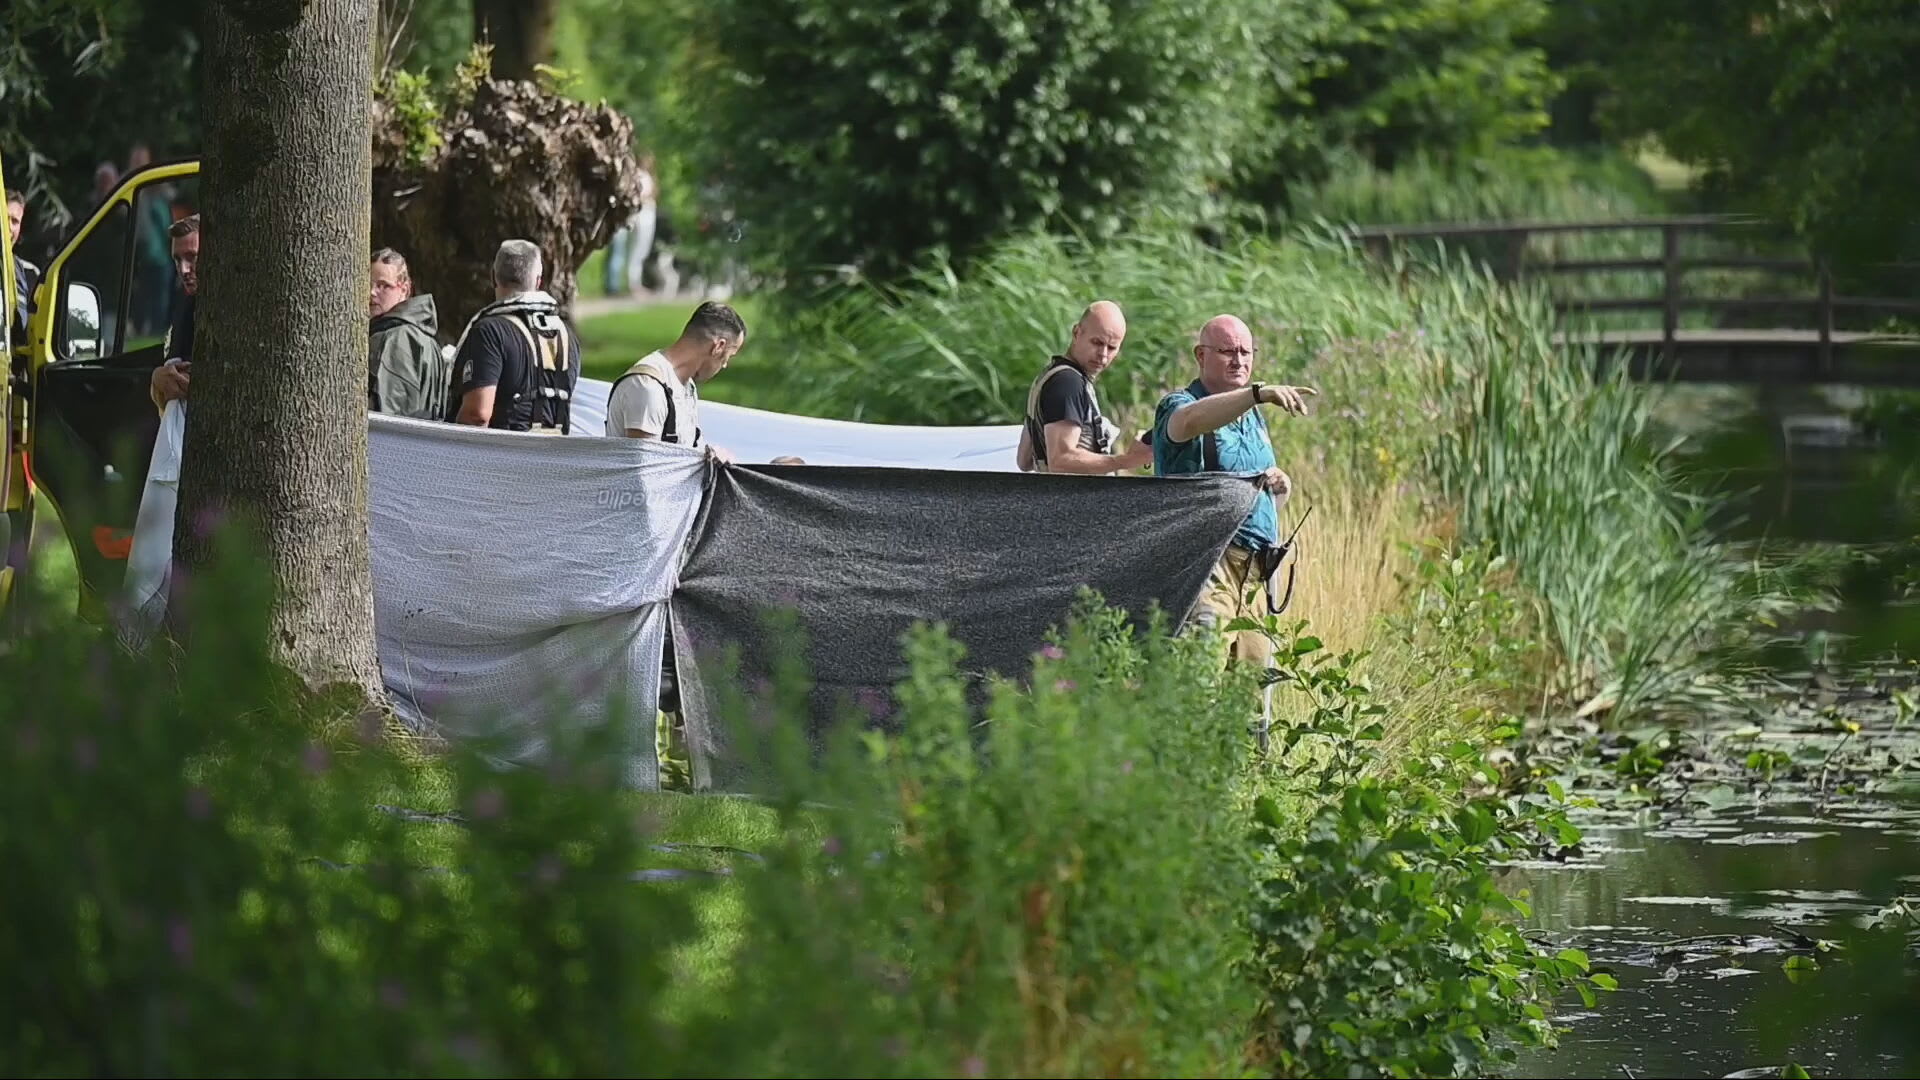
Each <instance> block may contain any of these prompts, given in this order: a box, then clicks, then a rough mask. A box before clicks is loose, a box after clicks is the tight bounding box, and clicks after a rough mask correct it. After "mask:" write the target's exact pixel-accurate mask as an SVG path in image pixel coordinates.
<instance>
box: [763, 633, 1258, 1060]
mask: <svg viewBox="0 0 1920 1080" xmlns="http://www.w3.org/2000/svg"><path fill="white" fill-rule="evenodd" d="M1207 646H1208V643H1207V642H1206V641H1205V640H1203V639H1193V638H1185V639H1176V638H1171V637H1168V636H1167V635H1166V634H1165V633H1164V632H1163V631H1161V630H1149V632H1147V633H1145V634H1143V635H1139V636H1135V635H1133V634H1131V633H1129V632H1128V631H1127V630H1126V628H1125V625H1124V623H1123V621H1122V618H1121V616H1120V615H1119V614H1118V613H1116V612H1113V611H1111V610H1105V609H1100V608H1095V607H1087V608H1085V609H1083V610H1082V612H1081V614H1080V615H1079V617H1078V618H1077V619H1076V620H1075V621H1074V623H1073V624H1072V625H1071V626H1070V627H1069V628H1068V629H1067V630H1066V631H1065V632H1064V633H1063V634H1062V635H1061V636H1060V637H1059V638H1058V639H1057V641H1056V643H1054V644H1051V645H1048V646H1047V647H1046V648H1045V649H1043V650H1042V653H1041V655H1039V656H1038V657H1036V659H1035V664H1034V667H1033V670H1032V674H1031V678H1030V680H1029V688H1021V687H1016V686H1013V685H1010V684H1001V685H997V686H995V687H993V688H992V691H991V694H990V701H989V702H988V703H987V704H986V705H985V708H984V711H983V712H982V713H980V714H977V715H976V714H975V713H974V712H973V710H971V709H970V708H969V707H968V704H967V688H966V683H965V680H963V679H961V678H959V677H956V675H955V674H954V667H955V664H956V662H957V661H958V660H959V653H958V647H957V646H956V645H954V644H953V643H952V642H951V641H950V640H949V639H947V638H945V637H944V636H943V635H942V634H940V633H938V632H934V631H929V632H926V633H922V634H920V635H918V636H917V637H916V638H915V639H914V640H913V641H912V642H911V643H910V644H909V647H908V649H907V654H908V657H909V662H910V666H911V674H910V675H909V676H908V677H907V679H906V680H905V681H904V682H903V683H902V684H901V686H900V687H899V689H898V691H897V693H896V701H897V704H898V707H899V713H898V715H897V716H896V718H895V719H896V720H897V722H898V723H899V725H900V726H901V728H902V729H903V733H902V734H901V735H900V736H899V737H898V738H893V739H886V738H882V737H880V736H877V735H874V734H872V733H867V732H863V731H861V730H860V729H858V728H849V729H846V730H843V731H842V732H841V737H840V738H839V739H838V740H837V741H835V742H834V743H833V744H832V746H831V748H830V749H828V750H827V751H826V752H825V754H824V757H823V758H822V760H821V763H820V764H819V765H817V766H814V765H807V764H804V763H805V761H806V760H807V758H808V757H809V756H810V755H808V754H806V753H805V752H803V751H801V750H800V749H799V748H798V747H797V746H795V745H789V746H788V747H787V749H786V750H785V751H784V752H776V753H774V754H773V755H772V758H771V760H770V761H769V762H768V763H767V764H768V768H769V769H772V770H774V771H777V772H778V773H779V774H780V776H781V780H780V783H779V784H778V785H777V789H778V790H780V791H781V792H782V793H783V798H782V802H783V804H784V807H785V811H784V813H785V820H786V822H787V834H786V837H785V838H784V840H783V841H782V843H780V844H779V845H777V846H776V848H775V849H774V850H773V851H771V852H769V853H768V855H769V859H770V861H771V865H770V866H769V868H768V870H767V871H766V872H765V873H761V874H756V875H752V876H750V877H748V878H746V879H745V880H743V881H742V883H741V886H742V889H743V893H744V899H743V903H744V906H745V908H746V910H747V911H748V912H749V915H748V917H747V919H746V920H745V924H744V926H743V928H742V942H741V946H740V949H739V952H738V953H737V955H736V960H735V963H737V964H738V965H739V966H740V968H741V970H742V971H743V972H750V973H751V975H750V976H748V977H743V978H742V979H741V980H740V983H739V997H738V998H737V1000H736V1001H735V1002H733V1003H730V1006H729V1008H730V1009H731V1010H733V1011H734V1013H735V1016H736V1017H739V1016H741V1014H742V1011H744V1015H745V1016H746V1017H749V1018H751V1019H736V1020H735V1021H734V1022H735V1023H739V1024H741V1025H742V1026H743V1027H745V1028H746V1029H748V1030H755V1031H757V1032H758V1038H757V1042H758V1043H759V1045H758V1046H757V1047H756V1050H755V1053H756V1055H757V1056H756V1057H755V1058H754V1059H753V1060H752V1062H751V1063H750V1065H748V1066H747V1067H749V1068H750V1069H752V1070H754V1071H756V1072H757V1071H759V1070H777V1069H781V1068H782V1067H783V1065H782V1063H795V1062H835V1063H837V1067H838V1069H839V1070H840V1071H839V1072H836V1073H835V1074H834V1075H845V1074H850V1075H857V1076H926V1075H936V1076H951V1075H983V1074H984V1075H1023V1076H1024V1075H1049V1076H1085V1075H1114V1076H1141V1075H1202V1074H1204V1075H1220V1074H1221V1072H1222V1071H1223V1070H1225V1071H1226V1072H1227V1074H1232V1073H1233V1072H1234V1071H1235V1068H1236V1066H1235V1062H1236V1061H1237V1058H1238V1054H1239V1042H1240V1039H1241V1037H1242V1035H1243V1033H1244V1031H1245V1025H1246V1020H1247V1016H1248V1006H1249V1004H1250V1002H1251V995H1250V994H1248V993H1247V992H1246V990H1245V986H1244V984H1243V983H1242V982H1240V981H1239V980H1240V975H1239V972H1238V970H1237V968H1236V966H1235V961H1236V960H1237V958H1239V957H1241V956H1244V955H1245V951H1246V940H1245V936H1244V934H1245V929H1244V928H1245V922H1244V918H1243V914H1242V913H1243V912H1244V910H1245V903H1246V898H1247V896H1248V895H1249V892H1250V889H1251V887H1252V878H1251V876H1250V871H1251V863H1250V860H1249V858H1248V853H1247V851H1246V849H1245V846H1244V844H1243V843H1242V842H1241V835H1240V830H1239V828H1238V827H1237V825H1236V820H1237V815H1236V814H1235V812H1234V811H1233V809H1232V808H1233V805H1234V788H1235V785H1236V783H1237V781H1238V778H1239V776H1240V772H1241V762H1242V761H1243V760H1244V753H1245V748H1246V746H1247V724H1248V720H1249V716H1250V705H1251V703H1252V701H1253V696H1252V694H1251V693H1250V692H1249V691H1248V687H1247V686H1246V684H1245V682H1244V681H1243V680H1242V679H1241V678H1239V677H1238V676H1236V677H1234V678H1223V677H1222V675H1221V673H1220V672H1219V670H1218V666H1217V663H1216V662H1215V660H1214V659H1213V656H1212V654H1211V653H1210V651H1209V649H1208V647H1207ZM776 681H780V680H776ZM787 700H795V699H787ZM800 700H803V699H800ZM778 702H779V698H778V697H776V698H775V699H774V700H772V701H767V700H759V701H755V702H752V703H747V702H742V703H740V704H738V705H736V706H735V708H736V709H737V710H741V711H743V712H744V713H745V714H747V715H749V716H750V715H753V714H755V713H758V714H759V715H760V716H761V717H762V718H763V719H762V720H761V721H760V722H761V723H765V722H767V720H769V719H771V720H772V723H773V724H774V727H775V729H776V730H786V731H797V730H798V729H799V727H800V725H799V724H798V723H793V722H789V723H787V724H785V725H782V724H781V723H780V721H779V720H778V719H777V718H778V717H780V716H781V715H782V713H781V711H780V709H779V707H778ZM750 722H751V721H750ZM783 763H784V764H783ZM810 807H818V808H817V809H814V808H810ZM786 1067H789V1068H790V1067H791V1065H788V1066H786ZM822 1075H824V1074H822Z"/></svg>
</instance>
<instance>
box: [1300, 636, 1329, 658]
mask: <svg viewBox="0 0 1920 1080" xmlns="http://www.w3.org/2000/svg"><path fill="white" fill-rule="evenodd" d="M1321 648H1322V646H1321V644H1320V639H1319V638H1317V637H1313V636H1311V635H1309V636H1307V637H1303V638H1301V639H1299V640H1298V641H1295V642H1294V643H1293V655H1295V656H1305V655H1307V654H1308V653H1310V652H1318V651H1319V650H1320V649H1321Z"/></svg>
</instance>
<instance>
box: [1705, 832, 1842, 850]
mask: <svg viewBox="0 0 1920 1080" xmlns="http://www.w3.org/2000/svg"><path fill="white" fill-rule="evenodd" d="M1839 835H1840V834H1839V833H1837V832H1832V831H1826V832H1756V833H1741V834H1740V835H1739V836H1716V837H1714V838H1713V839H1711V840H1708V841H1707V843H1709V844H1722V845H1728V846H1732V847H1785V846H1787V845H1789V844H1797V843H1799V842H1800V841H1802V840H1815V839H1818V838H1820V837H1822V836H1839Z"/></svg>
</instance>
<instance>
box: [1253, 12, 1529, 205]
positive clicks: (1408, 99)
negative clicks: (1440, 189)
mask: <svg viewBox="0 0 1920 1080" xmlns="http://www.w3.org/2000/svg"><path fill="white" fill-rule="evenodd" d="M1549 6H1550V5H1549V4H1548V3H1547V2H1546V0H1290V2H1288V0H1282V2H1277V3H1273V4H1271V5H1270V8H1271V10H1272V12H1273V17H1272V22H1271V24H1270V25H1271V26H1272V29H1271V30H1270V32H1269V33H1268V34H1267V35H1265V37H1264V38H1263V40H1262V43H1261V44H1262V51H1263V55H1264V59H1265V63H1266V65H1267V72H1266V75H1267V81H1268V83H1269V85H1270V88H1271V91H1272V92H1271V94H1270V96H1269V99H1268V103H1267V105H1266V109H1267V115H1266V117H1265V118H1264V119H1263V120H1262V122H1261V123H1260V124H1259V125H1258V126H1257V128H1256V131H1255V134H1254V136H1253V138H1252V140H1250V145H1249V146H1247V147H1246V148H1245V150H1244V151H1243V153H1242V155H1241V158H1240V160H1239V161H1238V162H1237V165H1238V170H1237V175H1236V183H1235V191H1236V192H1237V193H1238V194H1239V195H1240V196H1241V197H1243V198H1245V199H1246V200H1248V201H1249V202H1250V203H1252V204H1254V205H1256V206H1259V207H1266V208H1286V209H1288V210H1289V211H1292V210H1294V209H1296V208H1297V207H1298V205H1299V202H1300V200H1301V198H1302V196H1303V194H1304V193H1306V192H1308V191H1310V190H1311V189H1312V188H1313V187H1314V186H1316V185H1317V184H1318V183H1320V182H1321V181H1323V180H1325V179H1326V178H1327V177H1328V176H1330V175H1334V176H1337V175H1338V174H1340V173H1341V172H1344V171H1348V170H1351V169H1352V168H1353V167H1354V166H1355V165H1356V164H1364V165H1366V166H1373V167H1378V168H1380V169H1383V170H1394V169H1398V168H1399V167H1400V166H1401V165H1402V164H1404V163H1406V162H1408V161H1411V160H1413V159H1415V158H1419V157H1426V158H1430V159H1433V160H1439V161H1444V162H1448V163H1455V162H1458V163H1462V164H1465V163H1469V162H1473V161H1476V160H1478V159H1480V158H1483V157H1486V156H1488V155H1490V154H1497V153H1498V152H1500V151H1503V150H1504V149H1506V148H1508V147H1511V146H1513V145H1515V144H1516V143H1518V142H1519V141H1520V140H1522V139H1525V138H1526V137H1528V136H1531V135H1533V134H1534V133H1535V132H1537V131H1539V130H1541V129H1542V128H1544V127H1545V126H1546V123H1547V112H1546V108H1547V103H1548V101H1549V100H1550V99H1551V98H1552V97H1553V95H1554V93H1555V92H1556V91H1557V89H1558V87H1559V79H1558V76H1557V75H1556V73H1555V72H1554V71H1552V70H1551V69H1550V68H1549V67H1548V64H1547V57H1546V54H1545V52H1544V50H1542V49H1541V48H1539V47H1538V46H1537V45H1536V44H1534V43H1533V41H1532V38H1533V37H1534V35H1535V32H1536V31H1537V30H1538V28H1539V27H1540V26H1541V24H1542V23H1543V21H1544V20H1545V19H1546V17H1547V11H1548V8H1549Z"/></svg>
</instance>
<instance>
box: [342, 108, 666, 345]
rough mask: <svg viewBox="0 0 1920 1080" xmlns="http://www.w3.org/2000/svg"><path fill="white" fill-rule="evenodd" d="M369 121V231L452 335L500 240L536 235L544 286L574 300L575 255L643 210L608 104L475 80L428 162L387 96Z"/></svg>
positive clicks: (477, 294)
mask: <svg viewBox="0 0 1920 1080" xmlns="http://www.w3.org/2000/svg"><path fill="white" fill-rule="evenodd" d="M373 125H374V130H373V196H374V201H373V238H374V241H375V243H376V244H377V245H378V246H381V247H391V248H393V249H394V250H396V251H398V252H400V254H402V255H404V256H406V258H407V266H408V270H409V273H410V275H411V276H412V278H413V283H414V288H415V289H417V290H419V291H421V292H430V293H432V294H433V300H434V306H435V307H436V308H437V309H438V310H439V312H440V330H441V334H442V336H443V337H445V338H446V339H447V340H449V341H451V340H453V339H454V338H456V337H458V336H459V334H460V331H461V329H462V328H463V327H464V326H465V325H466V322H467V320H468V319H469V318H470V317H471V316H472V315H473V313H474V312H476V311H478V310H480V309H481V308H482V307H485V306H486V305H487V304H489V303H492V302H493V282H492V278H491V274H492V267H493V254H494V252H495V251H496V250H498V249H499V247H500V241H502V240H508V239H513V238H516V237H517V238H520V239H523V240H531V241H533V242H534V243H535V244H537V245H539V247H540V252H541V254H542V255H543V256H544V257H545V261H546V269H547V282H546V288H547V291H548V292H551V293H552V294H553V295H554V296H555V297H556V298H557V299H558V300H559V301H560V303H561V304H563V305H571V304H572V302H573V293H574V275H575V273H576V271H578V270H579V268H580V264H581V263H583V262H585V261H586V258H587V256H588V255H589V254H591V253H592V252H594V251H596V250H598V249H599V248H602V247H605V246H606V243H607V241H608V239H609V238H610V237H612V235H613V230H614V229H616V228H618V227H620V226H621V225H622V224H624V223H626V221H627V220H628V219H629V218H631V217H632V216H633V215H634V213H636V212H637V211H638V210H639V209H640V166H639V164H638V163H637V162H636V161H635V160H634V156H633V122H632V121H631V120H629V119H627V117H625V116H623V115H621V114H620V113H618V112H615V111H614V110H613V109H610V108H608V107H606V106H605V105H587V104H583V103H581V102H578V101H572V100H569V99H567V98H563V97H559V96H557V95H554V94H549V93H546V92H543V91H542V90H540V89H539V88H538V87H536V86H535V85H534V84H532V83H528V82H509V81H507V80H504V79H501V80H492V81H489V82H484V83H482V84H480V86H479V87H477V88H476V89H475V91H474V94H473V97H472V98H471V99H470V100H468V101H466V102H465V103H463V104H461V105H460V106H458V107H457V108H456V109H455V110H454V111H453V113H452V115H450V116H448V117H447V118H446V119H445V120H444V121H442V123H441V125H440V135H441V142H440V145H439V146H438V147H437V148H436V149H435V150H434V151H433V153H432V154H431V155H430V156H429V158H428V159H427V160H426V161H415V160H413V159H412V158H410V157H409V155H408V151H407V140H406V132H405V128H404V124H403V123H402V122H400V121H399V120H397V118H395V117H394V116H393V115H392V110H391V108H390V107H389V106H388V105H387V104H386V103H385V102H378V103H376V105H375V108H374V121H373Z"/></svg>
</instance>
